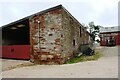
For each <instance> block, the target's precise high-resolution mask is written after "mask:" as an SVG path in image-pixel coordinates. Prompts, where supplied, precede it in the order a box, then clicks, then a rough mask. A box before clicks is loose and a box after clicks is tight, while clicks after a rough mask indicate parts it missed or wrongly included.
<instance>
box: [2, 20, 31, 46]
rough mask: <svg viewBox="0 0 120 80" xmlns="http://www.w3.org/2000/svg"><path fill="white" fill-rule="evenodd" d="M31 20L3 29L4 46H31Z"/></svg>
mask: <svg viewBox="0 0 120 80" xmlns="http://www.w3.org/2000/svg"><path fill="white" fill-rule="evenodd" d="M29 44H30V40H29V20H28V19H27V20H24V21H21V22H19V23H16V24H13V25H9V26H6V27H3V28H2V45H29Z"/></svg>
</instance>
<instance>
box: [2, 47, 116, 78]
mask: <svg viewBox="0 0 120 80" xmlns="http://www.w3.org/2000/svg"><path fill="white" fill-rule="evenodd" d="M101 50H102V53H103V57H101V58H100V59H99V60H97V61H87V62H79V63H75V64H64V65H35V66H28V67H19V68H14V69H11V70H4V71H3V72H2V75H3V77H4V78H118V56H117V55H118V47H117V46H116V47H103V48H101ZM3 63H4V62H3ZM3 67H4V66H3Z"/></svg>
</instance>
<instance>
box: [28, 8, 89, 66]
mask: <svg viewBox="0 0 120 80" xmlns="http://www.w3.org/2000/svg"><path fill="white" fill-rule="evenodd" d="M29 24H30V43H31V44H30V45H31V54H30V58H31V61H32V62H34V63H38V64H63V63H64V62H65V61H67V60H69V59H71V58H72V57H74V56H75V55H76V54H78V53H79V47H80V44H82V43H83V42H84V41H85V42H86V43H87V38H85V37H88V36H89V35H86V36H85V35H83V34H84V33H86V32H85V31H84V33H83V32H82V33H81V35H82V37H81V36H80V27H81V28H82V30H81V31H83V30H85V29H84V28H83V26H82V25H81V24H80V23H79V22H78V21H77V20H76V19H75V18H74V17H73V16H72V15H71V14H70V13H69V12H67V11H66V10H65V9H64V8H63V7H61V8H59V9H54V10H51V11H48V12H45V13H43V14H36V15H33V16H31V18H30V19H29Z"/></svg>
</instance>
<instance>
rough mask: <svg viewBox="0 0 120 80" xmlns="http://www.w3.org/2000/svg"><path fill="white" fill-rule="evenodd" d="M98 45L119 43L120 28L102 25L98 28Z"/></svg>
mask: <svg viewBox="0 0 120 80" xmlns="http://www.w3.org/2000/svg"><path fill="white" fill-rule="evenodd" d="M100 45H101V46H116V45H120V28H119V26H114V27H102V28H101V29H100Z"/></svg>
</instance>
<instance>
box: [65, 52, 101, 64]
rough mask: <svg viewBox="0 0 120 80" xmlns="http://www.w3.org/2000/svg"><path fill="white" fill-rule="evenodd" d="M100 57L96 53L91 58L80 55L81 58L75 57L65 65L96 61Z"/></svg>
mask: <svg viewBox="0 0 120 80" xmlns="http://www.w3.org/2000/svg"><path fill="white" fill-rule="evenodd" d="M101 56H102V55H101V54H100V53H99V52H96V54H94V55H92V56H87V55H81V56H77V57H75V58H73V59H71V60H69V61H67V62H66V64H73V63H78V62H84V61H92V60H98V59H99V58H100V57H101Z"/></svg>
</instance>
